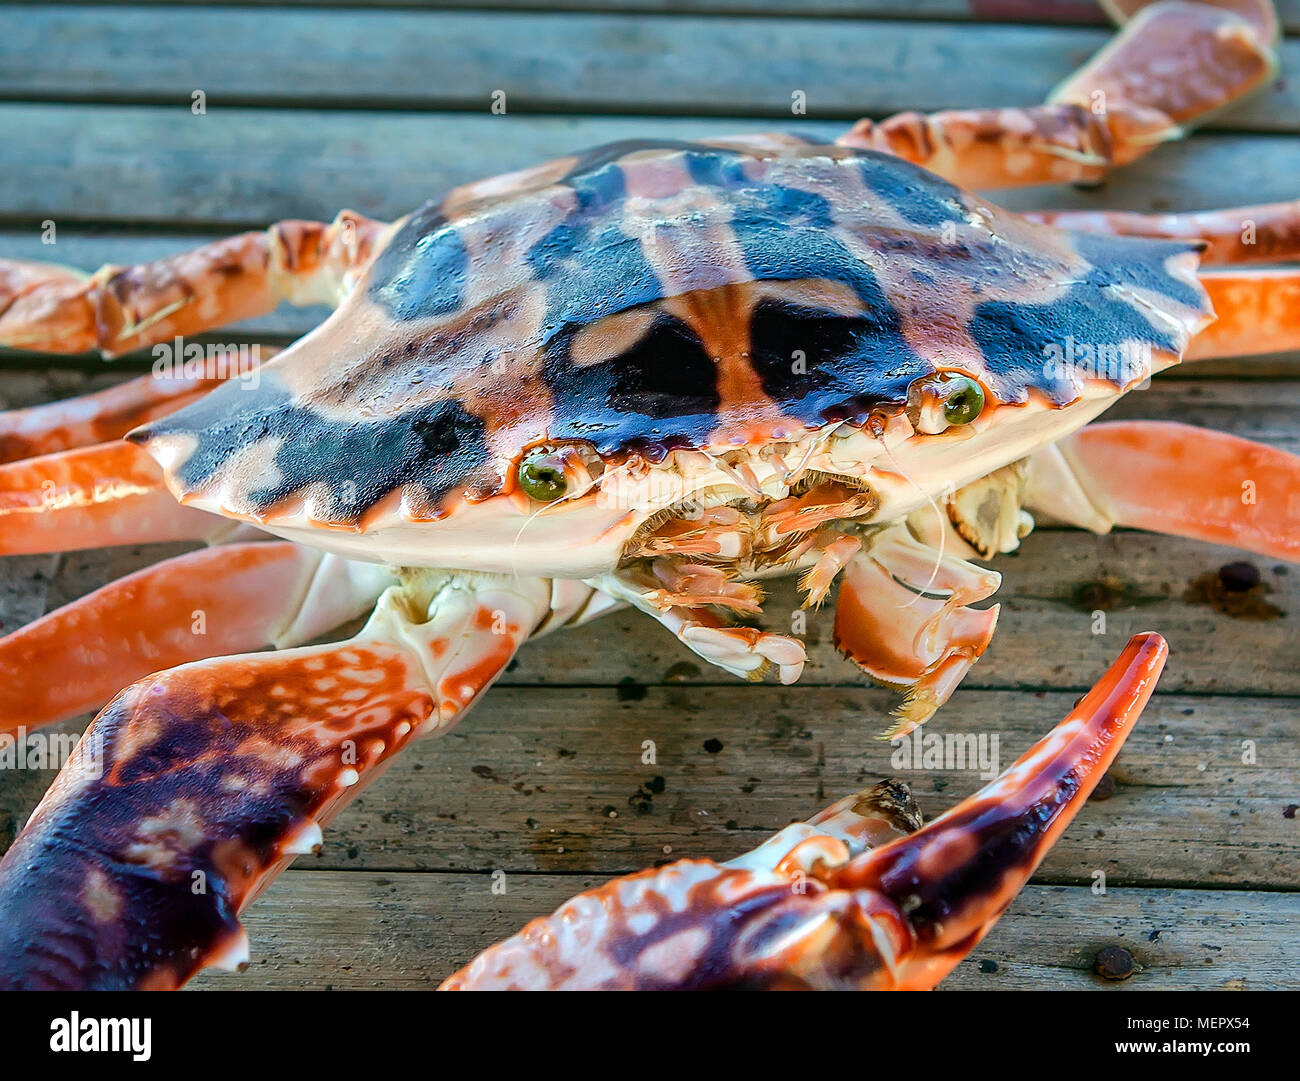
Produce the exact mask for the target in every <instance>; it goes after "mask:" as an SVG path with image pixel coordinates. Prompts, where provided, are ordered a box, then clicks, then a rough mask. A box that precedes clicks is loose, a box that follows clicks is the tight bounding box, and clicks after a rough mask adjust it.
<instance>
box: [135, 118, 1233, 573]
mask: <svg viewBox="0 0 1300 1081" xmlns="http://www.w3.org/2000/svg"><path fill="white" fill-rule="evenodd" d="M381 244H382V250H381V251H380V253H379V254H378V256H377V258H376V259H375V261H374V262H373V263H372V265H371V266H370V268H369V270H368V271H367V273H366V274H365V276H364V277H363V278H362V279H361V281H360V282H359V284H358V286H357V287H356V289H355V290H354V291H353V292H352V294H351V295H350V296H349V297H348V298H347V299H346V300H345V301H344V303H343V304H342V305H341V306H340V308H339V309H338V311H336V312H335V313H334V314H333V315H332V316H331V317H330V318H329V319H327V320H326V321H325V322H324V323H323V324H322V325H321V326H320V327H318V328H317V329H316V330H315V331H313V332H312V333H311V334H309V335H307V336H306V337H305V338H303V339H301V340H300V341H299V342H298V343H296V344H295V345H294V346H293V347H292V348H290V349H288V350H286V351H285V352H284V353H283V354H281V355H280V356H279V357H277V358H276V359H275V360H274V361H272V362H271V363H269V364H268V365H267V366H265V367H264V368H263V369H261V371H260V377H259V378H258V380H257V381H256V382H255V383H251V382H248V381H242V380H233V381H231V382H230V383H228V384H227V385H225V386H223V387H222V388H220V389H218V390H217V391H215V392H214V393H212V394H210V395H209V396H207V397H206V398H204V399H202V400H201V401H199V402H197V403H196V404H194V405H192V406H190V407H188V408H186V409H184V410H182V411H180V412H178V413H176V414H174V415H172V416H169V417H167V418H165V419H162V420H159V421H156V422H154V423H153V424H152V425H150V426H148V427H146V428H144V429H141V430H139V431H137V432H136V433H134V434H133V436H132V438H134V439H135V440H136V441H137V442H140V443H143V444H144V445H145V446H146V447H147V449H148V450H149V451H150V453H152V454H153V455H154V456H155V457H156V458H157V459H158V460H159V461H160V463H161V464H162V465H163V467H164V470H165V472H166V474H167V477H168V483H169V484H170V486H171V487H172V490H173V491H174V493H175V494H176V495H177V497H178V498H179V499H181V500H182V501H183V502H186V503H191V504H194V505H196V506H199V507H202V508H204V509H208V510H212V511H216V512H219V513H222V514H226V515H228V516H231V517H235V518H240V519H246V520H250V521H254V522H257V523H258V524H260V525H262V526H264V527H265V528H267V529H269V530H271V531H272V532H275V533H279V534H281V535H283V536H287V537H290V538H291V539H296V540H302V541H305V542H306V543H309V544H312V545H314V546H316V547H321V548H327V549H333V550H337V551H340V552H342V553H344V554H346V555H349V556H352V557H359V558H363V559H373V560H377V561H382V562H390V563H397V564H403V565H415V566H419V565H425V566H445V567H447V566H454V567H457V568H462V569H467V570H488V571H516V570H527V571H528V572H529V573H535V574H547V575H551V576H555V577H584V576H589V575H592V574H598V573H602V572H604V571H607V570H610V569H612V568H613V567H614V566H615V565H616V564H617V563H618V561H619V559H620V556H621V554H622V552H623V551H624V548H625V546H626V544H627V543H628V540H629V538H630V537H632V536H633V534H634V533H635V531H636V529H637V528H638V526H639V525H640V524H641V523H643V522H645V521H646V520H647V519H648V518H649V517H651V516H653V515H655V514H659V513H662V512H663V511H664V510H665V508H671V507H673V506H674V505H676V504H678V503H680V502H681V501H682V500H686V499H693V498H700V497H702V496H703V497H704V498H705V501H706V502H710V503H717V502H724V501H727V500H729V499H738V498H741V497H748V498H753V497H754V496H755V495H756V494H757V495H760V496H765V497H766V496H770V497H771V498H781V497H782V496H783V495H784V494H785V493H786V492H787V491H788V490H789V484H790V483H791V481H792V479H793V476H794V474H795V473H796V472H797V469H792V466H794V465H796V463H797V467H798V469H816V470H818V471H820V472H826V473H831V474H835V475H842V476H849V477H853V478H855V480H856V481H857V482H858V483H860V484H862V485H866V486H870V487H871V488H872V489H873V490H875V491H876V492H877V493H878V495H879V507H878V510H877V511H876V516H877V518H878V519H881V520H884V519H886V518H889V519H895V518H897V517H898V516H899V515H901V514H903V513H906V512H907V510H908V509H909V506H911V505H916V504H917V503H918V501H920V500H924V499H925V498H927V496H928V493H929V492H930V491H935V490H940V489H942V488H951V487H953V486H960V485H961V484H963V483H966V482H968V481H970V480H974V479H975V478H977V477H979V476H983V475H985V474H987V473H989V472H990V471H992V470H993V469H996V468H998V467H999V466H1002V465H1005V464H1006V463H1008V462H1010V461H1014V460H1016V459H1018V458H1020V457H1023V456H1024V455H1025V454H1027V453H1029V452H1031V451H1032V450H1034V449H1036V448H1037V447H1038V446H1040V445H1042V444H1044V443H1046V442H1049V441H1051V440H1053V439H1055V438H1058V437H1059V436H1060V435H1063V434H1065V433H1066V432H1068V431H1070V430H1073V429H1074V428H1076V427H1078V426H1079V425H1080V424H1082V423H1084V422H1085V421H1087V420H1089V419H1091V417H1092V416H1095V415H1096V414H1097V413H1099V412H1100V411H1101V410H1102V409H1104V408H1105V407H1106V406H1107V405H1109V404H1110V403H1111V402H1112V401H1113V400H1114V398H1115V397H1116V396H1117V395H1118V394H1120V393H1122V392H1123V391H1124V390H1126V389H1128V388H1129V387H1130V386H1132V385H1134V384H1136V383H1137V382H1139V381H1140V380H1141V379H1143V378H1145V377H1146V376H1147V375H1149V374H1150V372H1151V371H1152V370H1155V369H1158V368H1160V367H1163V366H1166V365H1168V364H1170V363H1174V362H1176V361H1177V360H1178V358H1179V357H1180V355H1181V353H1182V351H1183V349H1184V347H1185V346H1186V344H1187V341H1188V339H1189V337H1190V335H1191V334H1193V333H1195V332H1196V331H1197V330H1199V329H1200V328H1201V327H1203V326H1204V325H1205V324H1206V323H1207V322H1208V321H1209V320H1210V318H1211V315H1210V310H1209V304H1208V300H1207V298H1206V296H1205V293H1204V291H1203V289H1202V288H1201V286H1200V285H1199V283H1198V282H1197V280H1196V277H1195V269H1196V264H1197V261H1198V250H1199V249H1198V247H1197V245H1195V244H1185V243H1168V242H1160V241H1150V240H1141V239H1129V238H1116V237H1102V236H1091V235H1086V234H1082V233H1070V232H1065V231H1062V230H1058V229H1053V228H1049V227H1045V226H1039V225H1034V224H1031V223H1029V222H1026V221H1024V220H1023V219H1021V218H1019V217H1017V216H1015V215H1013V214H1010V213H1008V212H1006V211H1003V210H1000V209H998V208H996V207H994V206H992V205H991V204H989V203H988V202H987V201H986V200H984V199H983V198H981V197H979V196H976V195H972V194H969V193H966V192H963V191H961V190H960V189H958V188H955V187H953V186H952V185H951V184H949V183H947V182H946V181H943V180H941V179H939V178H937V177H935V176H933V175H932V174H930V173H928V172H926V171H925V170H923V169H920V168H918V167H916V166H913V165H910V164H907V163H905V162H902V161H900V160H898V159H896V158H893V157H889V156H886V155H882V154H879V153H875V152H872V151H866V150H855V149H851V148H846V147H837V146H836V147H832V146H821V145H813V144H810V143H808V142H805V141H803V140H801V139H798V138H794V137H764V138H762V139H757V140H746V139H735V140H724V141H719V142H712V143H698V144H696V143H682V142H635V143H630V142H629V143H618V144H613V145H610V146H605V147H601V148H598V149H596V150H593V151H590V152H589V153H587V154H584V155H581V156H576V157H570V158H564V159H560V160H557V161H553V162H550V163H548V164H545V165H542V166H539V167H537V168H535V169H531V170H527V171H524V172H521V173H516V174H511V175H509V176H505V177H500V178H497V179H494V180H489V181H484V182H480V183H477V184H473V185H469V186H466V187H463V188H459V189H457V190H455V191H453V192H452V193H451V194H450V195H449V196H447V197H446V198H445V199H443V200H442V201H441V202H431V203H428V204H426V205H425V206H423V207H422V208H420V209H419V210H417V211H416V212H415V213H414V214H412V215H410V216H409V217H408V218H406V219H404V220H403V221H401V222H398V223H396V225H395V226H394V227H393V229H392V231H391V232H390V233H389V234H388V235H387V236H386V237H384V238H382V239H381ZM1076 343H1084V344H1087V345H1090V346H1093V347H1095V348H1097V349H1099V350H1104V349H1110V350H1112V351H1114V350H1122V351H1124V355H1125V356H1138V357H1141V358H1142V362H1141V363H1139V364H1138V365H1136V367H1134V366H1125V367H1124V368H1123V370H1117V371H1108V370H1105V369H1104V368H1103V369H1100V370H1081V369H1079V368H1077V367H1075V366H1072V365H1071V364H1069V363H1068V360H1069V357H1070V355H1071V353H1070V351H1071V349H1072V348H1073V347H1074V345H1075V344H1076ZM1062 358H1064V359H1065V361H1066V363H1061V360H1062ZM940 371H950V372H961V373H964V374H966V375H967V376H969V377H971V378H973V379H975V380H977V381H978V382H979V383H980V384H981V386H982V388H983V389H984V392H985V395H986V408H985V410H984V413H983V414H982V415H981V416H980V418H979V419H978V420H977V421H976V422H975V423H974V424H972V425H969V426H968V427H967V428H965V429H963V430H961V431H960V432H958V431H957V430H953V431H951V432H947V433H942V434H930V435H924V434H921V433H918V432H917V431H914V429H913V427H912V425H911V424H910V423H909V422H908V418H907V414H906V406H907V400H908V392H909V388H911V387H912V386H913V384H915V383H916V382H917V381H918V380H921V379H925V378H926V377H931V376H933V375H934V373H936V372H940ZM832 434H834V435H835V437H836V438H834V439H832V438H830V437H831V435H832ZM570 444H571V445H573V446H574V447H575V448H578V449H580V450H581V452H582V455H585V456H586V460H587V461H588V462H589V463H591V464H593V465H594V469H593V471H592V472H591V474H590V477H589V483H587V484H586V486H585V488H580V489H579V490H578V491H577V492H576V493H575V497H574V498H566V499H564V500H562V501H561V502H560V503H559V504H556V505H555V506H539V505H536V504H533V503H532V502H531V501H530V500H529V499H528V497H527V496H526V495H525V494H524V493H522V492H521V491H519V490H518V486H517V481H516V479H515V478H516V473H517V469H518V463H519V461H520V459H521V456H522V455H523V454H524V453H525V452H526V451H527V450H528V449H529V448H533V447H536V446H538V445H550V446H561V445H570ZM882 456H883V457H882ZM578 457H581V455H580V456H578ZM737 463H739V468H740V472H742V473H743V481H742V482H740V483H738V480H737V476H738V473H737ZM615 476H617V478H618V479H619V480H620V482H621V486H620V489H619V494H618V496H617V498H614V497H611V494H610V493H611V490H612V485H611V484H610V483H609V480H610V478H613V477H615ZM652 481H653V483H651V482H652Z"/></svg>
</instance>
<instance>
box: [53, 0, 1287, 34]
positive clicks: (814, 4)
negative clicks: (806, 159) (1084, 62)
mask: <svg viewBox="0 0 1300 1081" xmlns="http://www.w3.org/2000/svg"><path fill="white" fill-rule="evenodd" d="M46 2H47V3H49V4H50V5H51V6H54V5H65V4H66V5H68V6H78V5H77V4H76V0H46ZM238 2H239V4H240V5H241V6H248V7H258V6H273V7H317V8H328V7H352V6H354V5H355V0H238ZM102 3H104V4H105V5H113V6H128V5H129V6H154V5H157V6H160V7H166V6H170V5H172V4H173V3H174V0H102ZM204 5H219V6H223V7H224V6H229V0H190V6H191V7H199V6H204ZM384 6H385V7H393V8H423V9H427V10H431V11H437V10H441V9H444V8H451V9H460V10H474V9H485V10H491V11H511V10H515V11H532V10H542V11H556V10H563V11H610V12H644V13H646V14H666V15H796V16H799V17H800V18H805V19H809V18H822V17H827V16H830V17H848V16H853V17H859V18H876V19H917V20H924V19H942V20H944V21H946V22H963V21H967V20H976V21H979V20H983V21H987V22H998V23H1004V22H1017V23H1023V24H1038V23H1047V24H1057V23H1059V24H1064V25H1079V26H1100V25H1108V23H1107V19H1106V16H1105V14H1104V13H1103V12H1102V11H1101V9H1100V8H1099V7H1098V6H1097V4H1095V3H1094V2H1093V0H386V2H385V4H384ZM1275 6H1276V8H1277V12H1278V17H1279V19H1280V20H1281V23H1282V25H1283V27H1285V28H1287V29H1288V30H1289V31H1295V30H1297V29H1300V0H1275Z"/></svg>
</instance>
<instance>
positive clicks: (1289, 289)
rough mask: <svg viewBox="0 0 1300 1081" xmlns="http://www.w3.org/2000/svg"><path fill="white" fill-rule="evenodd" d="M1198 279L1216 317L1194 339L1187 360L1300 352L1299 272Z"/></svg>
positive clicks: (1210, 275)
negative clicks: (1290, 351) (1208, 296)
mask: <svg viewBox="0 0 1300 1081" xmlns="http://www.w3.org/2000/svg"><path fill="white" fill-rule="evenodd" d="M1200 277H1201V284H1203V285H1204V286H1205V289H1206V291H1207V292H1208V293H1209V294H1210V301H1211V303H1213V305H1214V310H1215V312H1216V313H1217V315H1218V318H1217V319H1216V320H1215V321H1214V322H1213V323H1211V324H1210V325H1209V326H1208V327H1206V328H1205V329H1204V330H1202V331H1200V332H1199V333H1198V334H1197V335H1196V337H1195V338H1193V339H1192V341H1191V345H1190V346H1189V347H1188V350H1187V357H1186V359H1188V360H1210V359H1215V358H1223V357H1239V356H1253V355H1255V354H1260V353H1281V352H1285V351H1287V350H1291V349H1300V271H1297V270H1260V269H1251V270H1241V271H1227V270H1215V271H1211V272H1209V273H1206V274H1202V275H1201V276H1200Z"/></svg>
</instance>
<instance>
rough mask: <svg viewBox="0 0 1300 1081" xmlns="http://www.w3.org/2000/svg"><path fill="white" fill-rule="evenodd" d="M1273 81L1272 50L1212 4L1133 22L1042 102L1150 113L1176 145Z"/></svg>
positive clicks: (1178, 6) (1151, 13)
mask: <svg viewBox="0 0 1300 1081" xmlns="http://www.w3.org/2000/svg"><path fill="white" fill-rule="evenodd" d="M1276 74H1277V57H1276V55H1275V54H1274V52H1273V48H1272V44H1271V42H1270V41H1269V40H1268V39H1266V38H1264V37H1262V36H1261V34H1260V32H1259V29H1258V28H1256V27H1255V26H1252V25H1251V23H1250V22H1248V21H1247V20H1246V19H1244V18H1242V17H1241V16H1240V15H1238V14H1236V13H1234V12H1232V11H1228V10H1226V9H1225V8H1222V7H1217V6H1213V5H1211V4H1200V3H1179V2H1168V3H1159V4H1153V5H1151V6H1149V7H1145V8H1143V10H1141V11H1139V12H1138V13H1137V14H1136V15H1134V16H1133V18H1132V19H1130V20H1129V21H1128V22H1127V23H1125V25H1124V28H1123V30H1122V31H1121V32H1120V33H1119V34H1118V35H1117V36H1116V37H1115V38H1114V39H1113V40H1112V41H1111V42H1110V43H1109V44H1108V45H1106V47H1105V48H1103V49H1102V50H1101V51H1100V52H1099V53H1097V55H1096V56H1094V57H1093V58H1092V59H1091V60H1089V61H1088V63H1086V64H1085V65H1084V66H1083V67H1082V68H1080V69H1079V70H1078V71H1076V72H1075V73H1074V74H1073V75H1071V76H1070V77H1069V78H1068V79H1067V80H1066V81H1065V82H1064V83H1062V84H1061V85H1060V86H1058V87H1057V88H1056V90H1054V91H1053V92H1052V94H1051V96H1050V98H1049V99H1048V100H1049V101H1050V102H1052V103H1071V104H1077V105H1083V106H1087V107H1088V108H1091V109H1095V110H1097V111H1100V112H1102V113H1105V112H1107V111H1108V110H1110V109H1112V108H1116V107H1118V108H1121V109H1122V108H1124V107H1125V106H1127V105H1129V104H1132V105H1137V106H1140V107H1144V108H1148V109H1156V110H1158V111H1160V112H1162V113H1164V114H1165V115H1166V116H1167V117H1168V118H1169V121H1170V134H1171V135H1173V136H1174V137H1177V136H1178V135H1181V134H1183V132H1184V131H1185V130H1186V128H1187V127H1188V126H1190V125H1192V124H1194V123H1198V122H1201V121H1203V120H1204V119H1205V118H1206V117H1208V116H1209V115H1211V114H1213V113H1215V112H1217V111H1218V110H1219V109H1222V108H1223V107H1224V106H1226V105H1229V104H1231V103H1232V102H1233V101H1236V100H1237V99H1239V98H1242V97H1245V96H1246V95H1248V94H1250V93H1252V92H1254V91H1255V90H1258V89H1259V88H1260V87H1262V86H1265V85H1267V84H1268V83H1269V82H1271V81H1272V79H1273V78H1274V77H1275V76H1276Z"/></svg>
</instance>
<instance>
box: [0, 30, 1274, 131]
mask: <svg viewBox="0 0 1300 1081" xmlns="http://www.w3.org/2000/svg"><path fill="white" fill-rule="evenodd" d="M0 25H2V26H4V28H5V32H4V33H0V96H3V97H9V98H38V99H45V100H49V99H65V100H74V101H79V100H92V101H94V100H105V101H134V102H147V103H158V102H169V103H175V104H177V105H178V106H182V107H184V108H186V109H188V108H189V104H190V95H191V94H192V93H193V92H194V91H195V90H202V91H203V92H204V93H205V94H206V95H207V96H208V99H209V103H210V104H211V106H212V107H216V106H217V105H218V104H219V103H222V102H224V103H226V104H240V103H248V102H256V103H259V104H269V103H277V104H298V105H306V106H308V107H311V108H319V107H321V106H322V105H331V104H346V105H348V106H349V107H356V106H359V105H361V106H383V107H399V108H410V109H417V108H418V109H429V108H448V107H451V108H459V109H480V110H483V111H487V109H488V108H489V106H490V105H491V103H492V100H493V95H494V94H499V93H502V92H504V94H505V96H506V105H507V108H508V110H509V111H511V112H555V111H577V112H581V113H584V114H589V113H601V112H609V113H624V112H633V113H681V112H686V113H695V112H699V111H700V110H701V107H702V106H703V107H705V108H706V110H707V111H708V112H710V113H713V114H716V115H731V116H741V115H758V116H785V117H788V116H790V115H791V94H792V92H794V91H796V90H801V91H803V92H804V94H805V95H806V106H807V111H808V115H810V116H821V117H828V116H833V117H844V118H857V117H859V116H865V115H880V114H884V113H887V112H889V111H891V110H893V109H895V108H897V102H898V100H899V88H900V87H908V88H909V91H910V93H909V100H908V102H907V107H909V108H915V109H942V108H951V107H954V106H976V105H981V106H1004V105H1028V104H1033V103H1035V102H1038V101H1041V100H1043V99H1044V98H1045V97H1046V96H1047V95H1048V93H1050V91H1051V90H1052V88H1053V87H1054V86H1055V85H1056V84H1057V83H1059V82H1060V81H1061V80H1062V79H1063V78H1064V77H1065V76H1066V75H1068V74H1069V73H1070V72H1071V71H1073V70H1074V69H1075V68H1077V67H1078V66H1079V65H1080V64H1082V63H1083V62H1084V61H1085V60H1086V59H1087V58H1088V57H1089V56H1091V55H1092V54H1093V53H1094V52H1096V51H1097V50H1098V49H1099V48H1101V47H1102V45H1104V44H1105V43H1106V42H1107V41H1108V40H1109V39H1110V37H1111V32H1110V30H1109V29H1106V28H1096V29H1092V28H1071V27H1061V26H1055V27H1047V26H1015V25H999V26H982V25H970V26H963V27H955V26H952V25H948V24H944V23H917V22H890V21H869V22H864V21H860V20H809V19H798V18H748V19H733V20H723V19H716V18H694V17H690V16H681V17H678V18H674V19H647V18H645V17H642V16H637V15H611V14H600V15H581V14H566V15H563V16H558V17H557V16H553V15H544V14H543V15H534V14H525V13H520V14H504V13H502V12H499V11H491V12H454V11H444V12H436V13H429V12H410V11H402V10H364V9H355V8H349V9H346V10H337V11H307V10H301V9H293V8H283V9H281V8H189V7H187V8H161V9H160V8H131V7H122V8H118V7H110V8H102V7H71V8H64V7H51V8H36V9H33V8H30V7H23V8H13V7H10V8H7V9H0ZM142 40H148V41H149V48H148V49H147V50H140V49H139V48H138V43H139V42H140V41H142ZM211 41H220V42H222V43H223V47H222V48H221V49H220V50H211V49H207V48H201V47H200V48H196V47H195V46H196V43H199V42H211ZM994 49H996V53H997V56H998V63H996V64H989V63H987V58H988V57H989V56H990V55H991V54H992V52H993V50H994ZM1280 54H1281V59H1282V63H1283V64H1284V65H1285V66H1287V67H1288V68H1290V69H1291V70H1295V69H1296V68H1297V67H1300V41H1291V40H1284V41H1283V42H1282V44H1281V46H1280ZM126 55H130V56H132V60H133V62H132V63H130V64H123V63H122V62H121V58H122V57H123V56H126ZM976 70H978V71H979V72H980V77H979V79H978V80H973V79H972V78H971V75H972V73H973V72H975V71H976ZM1298 104H1300V87H1297V86H1296V84H1295V83H1294V82H1288V81H1285V80H1283V81H1280V82H1278V83H1276V84H1275V85H1274V86H1272V87H1270V88H1269V89H1268V90H1266V91H1265V92H1263V93H1262V94H1259V95H1256V96H1255V97H1253V98H1251V100H1250V101H1248V102H1246V103H1244V104H1242V105H1240V106H1239V107H1237V108H1234V109H1232V110H1230V111H1227V112H1225V113H1223V114H1222V115H1221V116H1219V117H1215V118H1213V119H1212V120H1211V121H1210V124H1211V126H1215V127H1226V128H1240V129H1245V130H1255V131H1258V130H1263V129H1280V130H1295V128H1294V124H1295V119H1296V114H1297V112H1298V111H1300V109H1298V108H1297V106H1298Z"/></svg>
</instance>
